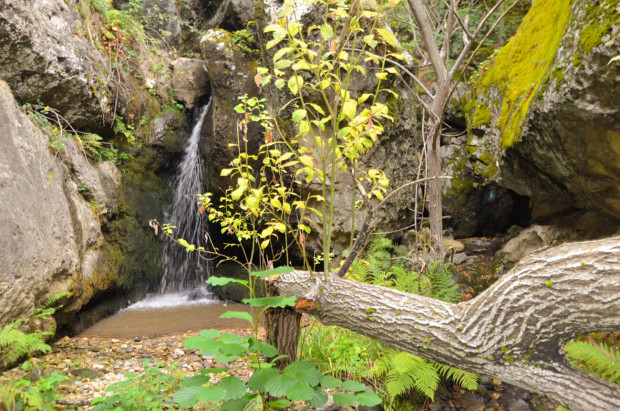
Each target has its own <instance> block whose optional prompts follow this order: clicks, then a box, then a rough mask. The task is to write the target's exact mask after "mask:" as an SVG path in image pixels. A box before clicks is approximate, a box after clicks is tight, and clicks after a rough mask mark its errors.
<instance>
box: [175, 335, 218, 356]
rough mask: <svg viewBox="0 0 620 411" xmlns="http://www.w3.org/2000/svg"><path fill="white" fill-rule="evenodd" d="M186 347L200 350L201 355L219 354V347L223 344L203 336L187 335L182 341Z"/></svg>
mask: <svg viewBox="0 0 620 411" xmlns="http://www.w3.org/2000/svg"><path fill="white" fill-rule="evenodd" d="M183 345H184V346H185V347H186V348H194V349H197V350H200V353H201V354H202V355H208V356H214V355H217V354H219V352H220V347H221V346H222V345H224V344H223V343H221V342H219V341H215V340H213V339H210V338H204V337H188V338H186V339H185V341H183Z"/></svg>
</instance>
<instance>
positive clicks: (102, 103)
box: [0, 0, 122, 132]
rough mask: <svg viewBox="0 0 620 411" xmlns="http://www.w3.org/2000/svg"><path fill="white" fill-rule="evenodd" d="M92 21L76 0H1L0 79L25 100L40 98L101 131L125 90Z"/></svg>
mask: <svg viewBox="0 0 620 411" xmlns="http://www.w3.org/2000/svg"><path fill="white" fill-rule="evenodd" d="M92 24H94V23H93V22H91V21H86V20H84V19H83V18H82V15H81V14H80V11H79V9H78V5H77V2H73V1H71V2H70V1H64V0H38V1H33V0H26V1H24V0H5V1H2V2H1V3H0V78H2V79H4V80H5V81H6V82H7V83H8V84H9V86H10V87H11V90H12V91H13V94H14V95H15V98H16V99H17V101H18V102H19V103H20V104H24V103H37V102H41V103H43V104H44V105H49V106H50V107H53V108H55V109H57V110H58V111H59V112H60V113H61V114H62V116H63V117H64V118H65V119H66V120H67V121H68V122H69V123H70V124H72V125H73V127H75V128H77V129H82V128H86V129H89V130H91V131H96V132H100V131H102V130H105V129H108V127H107V126H109V125H110V124H111V123H112V121H113V119H114V106H115V100H116V99H117V98H118V97H119V96H118V95H117V93H118V92H120V89H119V88H118V87H117V83H116V79H115V76H111V75H110V73H109V72H108V71H107V70H109V67H110V63H111V62H110V58H109V56H107V55H106V53H105V49H104V47H103V45H102V44H101V41H100V38H99V37H97V36H96V35H92V37H91V34H89V31H88V29H87V27H90V26H91V25H92ZM121 97H122V96H121Z"/></svg>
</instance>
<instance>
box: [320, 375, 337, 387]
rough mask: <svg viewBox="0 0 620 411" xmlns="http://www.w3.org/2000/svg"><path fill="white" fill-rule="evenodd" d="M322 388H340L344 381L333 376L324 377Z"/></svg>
mask: <svg viewBox="0 0 620 411" xmlns="http://www.w3.org/2000/svg"><path fill="white" fill-rule="evenodd" d="M321 387H323V388H340V387H342V381H340V380H339V379H338V378H335V377H332V376H331V375H324V376H323V377H322V378H321Z"/></svg>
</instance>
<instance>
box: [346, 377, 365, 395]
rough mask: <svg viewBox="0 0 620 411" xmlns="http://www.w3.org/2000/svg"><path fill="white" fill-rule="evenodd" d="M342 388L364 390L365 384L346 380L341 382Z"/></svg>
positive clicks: (356, 390)
mask: <svg viewBox="0 0 620 411" xmlns="http://www.w3.org/2000/svg"><path fill="white" fill-rule="evenodd" d="M342 389H343V390H345V391H355V392H360V391H364V390H366V385H365V384H362V383H361V382H357V381H353V380H347V381H345V382H343V383H342Z"/></svg>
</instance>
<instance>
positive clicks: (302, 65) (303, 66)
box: [293, 60, 311, 71]
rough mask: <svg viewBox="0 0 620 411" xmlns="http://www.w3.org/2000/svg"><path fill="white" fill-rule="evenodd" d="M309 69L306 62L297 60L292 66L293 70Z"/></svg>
mask: <svg viewBox="0 0 620 411" xmlns="http://www.w3.org/2000/svg"><path fill="white" fill-rule="evenodd" d="M310 69H311V67H310V65H309V64H308V62H307V61H306V60H299V61H297V63H295V64H294V65H293V70H296V71H299V70H310Z"/></svg>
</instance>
